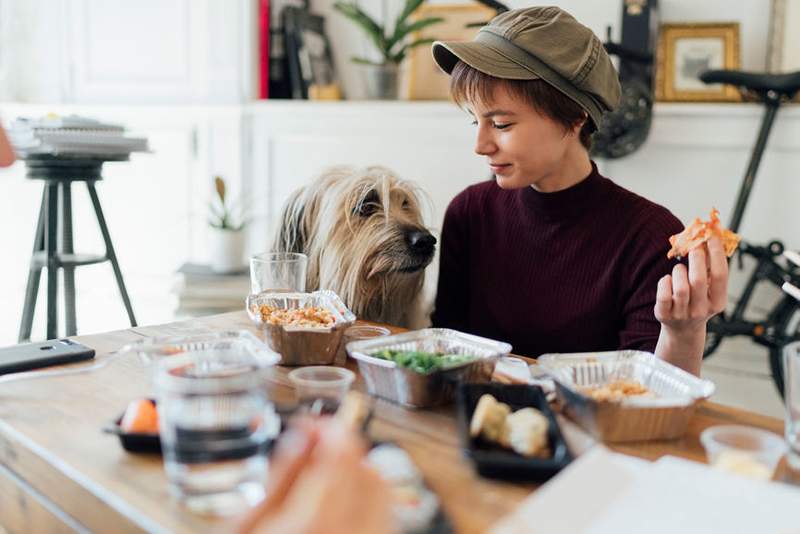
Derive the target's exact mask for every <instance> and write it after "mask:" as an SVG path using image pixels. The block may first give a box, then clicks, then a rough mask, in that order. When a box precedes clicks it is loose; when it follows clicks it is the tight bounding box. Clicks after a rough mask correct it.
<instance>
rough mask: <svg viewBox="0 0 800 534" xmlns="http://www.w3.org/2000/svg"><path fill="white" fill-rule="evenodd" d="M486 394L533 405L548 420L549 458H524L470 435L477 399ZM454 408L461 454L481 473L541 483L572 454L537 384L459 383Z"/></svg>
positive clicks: (515, 403)
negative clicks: (461, 448)
mask: <svg viewBox="0 0 800 534" xmlns="http://www.w3.org/2000/svg"><path fill="white" fill-rule="evenodd" d="M485 393H488V394H490V395H492V396H494V398H496V399H497V400H498V401H500V402H504V403H506V404H508V405H509V406H510V407H511V410H512V411H515V410H519V409H521V408H528V407H531V408H536V409H537V410H539V411H540V412H542V413H543V414H544V416H545V417H547V420H548V421H549V422H550V425H549V428H548V430H547V438H548V442H549V443H548V445H549V446H550V449H551V450H552V451H553V455H552V457H550V458H526V457H525V456H522V455H520V454H517V453H516V452H514V451H512V450H511V449H506V448H505V447H502V446H500V445H498V444H495V443H490V442H488V441H486V440H484V439H482V438H480V437H478V438H472V437H471V436H470V435H469V423H470V420H471V419H472V413H473V412H474V411H475V406H476V405H477V404H478V399H480V398H481V396H482V395H483V394H485ZM456 410H457V412H458V422H459V429H460V432H461V439H462V442H463V444H464V453H465V454H466V455H467V457H469V458H471V459H472V461H473V462H474V463H475V468H476V470H477V471H478V473H479V474H480V475H481V476H484V477H490V478H502V479H506V480H525V481H534V482H543V481H545V480H547V479H549V478H550V477H552V476H553V475H555V474H556V473H558V472H559V471H561V469H563V468H564V467H566V466H567V464H569V463H570V462H571V461H572V454H571V453H570V451H569V448H568V447H567V443H566V441H564V436H563V435H562V434H561V429H560V428H559V426H558V422H557V421H556V418H555V415H554V414H553V411H552V410H551V409H550V406H549V405H548V403H547V399H546V398H545V395H544V393H543V392H542V389H541V388H539V387H537V386H525V385H511V386H510V385H502V384H461V385H460V386H459V388H458V390H457V391H456Z"/></svg>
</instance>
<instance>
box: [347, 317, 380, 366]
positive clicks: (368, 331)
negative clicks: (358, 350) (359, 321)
mask: <svg viewBox="0 0 800 534" xmlns="http://www.w3.org/2000/svg"><path fill="white" fill-rule="evenodd" d="M391 333H392V332H391V330H389V329H388V328H384V327H383V326H372V325H356V326H351V327H350V328H348V329H347V330H345V331H344V334H343V335H342V343H341V344H340V345H339V352H338V353H337V355H336V364H337V365H344V364H345V363H346V362H347V344H348V343H350V342H351V341H358V340H360V339H371V338H373V337H383V336H388V335H390V334H391Z"/></svg>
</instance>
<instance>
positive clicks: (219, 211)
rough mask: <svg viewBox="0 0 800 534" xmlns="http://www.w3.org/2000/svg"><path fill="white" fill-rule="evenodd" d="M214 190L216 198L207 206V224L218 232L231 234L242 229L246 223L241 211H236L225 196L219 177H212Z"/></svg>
mask: <svg viewBox="0 0 800 534" xmlns="http://www.w3.org/2000/svg"><path fill="white" fill-rule="evenodd" d="M214 190H215V192H216V196H215V197H214V198H213V199H212V200H211V203H210V204H209V212H210V216H209V219H208V224H210V225H211V226H212V227H214V228H219V229H220V230H230V231H233V232H236V231H239V230H241V229H243V228H244V227H245V225H246V224H247V221H246V220H245V218H244V216H243V214H242V210H241V209H237V208H236V207H235V206H234V204H233V202H231V200H230V198H229V197H228V196H227V191H226V186H225V180H223V179H222V177H221V176H215V177H214Z"/></svg>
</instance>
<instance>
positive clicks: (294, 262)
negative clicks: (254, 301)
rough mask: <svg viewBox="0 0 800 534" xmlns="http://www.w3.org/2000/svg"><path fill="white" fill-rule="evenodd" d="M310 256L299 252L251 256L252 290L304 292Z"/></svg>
mask: <svg viewBox="0 0 800 534" xmlns="http://www.w3.org/2000/svg"><path fill="white" fill-rule="evenodd" d="M307 268H308V256H306V255H305V254H300V253H299V252H265V253H263V254H257V255H255V256H253V257H252V258H250V292H251V293H252V294H254V295H255V294H258V293H262V292H264V291H276V292H277V291H280V292H295V291H298V292H303V291H305V290H306V269H307Z"/></svg>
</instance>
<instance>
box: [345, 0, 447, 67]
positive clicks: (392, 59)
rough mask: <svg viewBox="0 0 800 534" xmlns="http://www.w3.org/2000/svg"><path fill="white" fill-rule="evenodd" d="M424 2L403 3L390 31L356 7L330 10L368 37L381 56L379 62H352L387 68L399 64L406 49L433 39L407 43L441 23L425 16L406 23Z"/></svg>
mask: <svg viewBox="0 0 800 534" xmlns="http://www.w3.org/2000/svg"><path fill="white" fill-rule="evenodd" d="M422 2H424V0H406V3H405V5H404V6H403V9H402V10H401V11H400V14H399V15H397V19H396V20H395V23H394V27H393V28H392V29H391V31H390V28H389V27H388V24H387V25H382V24H379V23H378V22H376V21H375V19H373V18H372V17H370V16H369V15H367V14H366V13H365V12H364V11H363V10H362V9H361V8H360V7H358V5H356V4H354V3H348V2H336V3H334V4H333V7H334V8H335V9H336V10H337V11H338V12H339V13H341V14H342V15H344V16H345V17H347V18H348V19H350V20H352V21H353V22H354V23H355V24H356V25H358V26H359V27H360V28H361V29H362V30H364V32H365V33H366V34H367V36H368V37H369V39H370V41H372V43H373V44H374V45H375V47H376V48H377V49H378V52H380V54H381V56H383V60H382V61H371V60H369V59H366V58H363V57H353V58H352V60H353V62H355V63H366V64H368V65H387V64H390V65H391V64H394V65H398V64H400V63H401V62H402V61H403V59H405V57H406V54H407V53H408V51H409V50H411V49H412V48H414V47H416V46H420V45H424V44H429V43H432V42H433V41H434V40H433V39H417V40H414V41H411V42H408V39H407V38H408V36H409V35H411V34H412V33H415V32H418V31H420V30H422V29H423V28H427V27H428V26H432V25H434V24H438V23H440V22H442V21H444V19H443V18H441V17H427V18H424V19H419V20H415V21H413V22H412V21H410V20H409V17H411V14H412V13H414V11H416V10H417V8H418V7H419V6H421V5H422Z"/></svg>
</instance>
